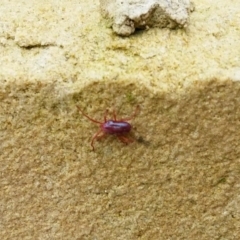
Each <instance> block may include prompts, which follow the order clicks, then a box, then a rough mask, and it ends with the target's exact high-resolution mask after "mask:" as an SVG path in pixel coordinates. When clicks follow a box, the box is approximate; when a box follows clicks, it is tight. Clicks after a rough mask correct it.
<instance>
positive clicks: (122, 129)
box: [101, 120, 132, 134]
mask: <svg viewBox="0 0 240 240" xmlns="http://www.w3.org/2000/svg"><path fill="white" fill-rule="evenodd" d="M131 128H132V126H131V124H130V123H128V122H124V121H114V120H108V121H106V122H104V123H103V124H102V125H101V129H102V131H103V132H104V133H107V134H124V133H129V132H130V131H131Z"/></svg>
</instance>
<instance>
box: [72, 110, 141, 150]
mask: <svg viewBox="0 0 240 240" xmlns="http://www.w3.org/2000/svg"><path fill="white" fill-rule="evenodd" d="M77 108H78V110H79V111H80V112H81V113H82V115H83V116H85V117H86V118H88V119H89V120H90V121H92V122H94V123H97V124H99V125H100V126H99V127H100V129H99V131H98V132H96V133H95V134H94V135H93V137H92V141H91V146H92V149H93V151H94V146H93V144H94V141H95V140H96V139H97V138H100V137H102V136H104V135H105V134H111V135H116V136H117V137H118V139H119V140H120V141H122V142H123V143H125V144H128V143H131V142H133V139H130V138H127V137H126V136H125V134H126V133H129V132H130V131H131V128H132V125H131V124H130V123H129V122H127V121H129V120H131V119H133V118H134V117H135V116H136V114H137V113H138V111H139V109H140V107H139V105H138V106H137V107H136V110H135V111H134V113H133V114H132V116H130V117H128V118H124V119H119V120H117V118H116V113H115V112H113V119H110V120H107V113H108V110H107V111H106V112H105V115H104V122H99V121H97V120H95V119H92V118H90V117H89V116H88V115H86V114H85V113H84V112H83V111H82V109H81V108H80V107H78V106H77ZM101 133H102V135H100V134H101Z"/></svg>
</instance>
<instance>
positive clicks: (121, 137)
mask: <svg viewBox="0 0 240 240" xmlns="http://www.w3.org/2000/svg"><path fill="white" fill-rule="evenodd" d="M117 137H118V139H119V140H120V141H121V142H123V143H125V144H129V143H132V142H134V140H133V139H131V138H127V137H125V136H123V135H118V136H117Z"/></svg>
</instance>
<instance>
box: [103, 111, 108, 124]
mask: <svg viewBox="0 0 240 240" xmlns="http://www.w3.org/2000/svg"><path fill="white" fill-rule="evenodd" d="M108 112H109V111H108V109H107V110H106V111H105V113H104V122H106V121H107V115H108Z"/></svg>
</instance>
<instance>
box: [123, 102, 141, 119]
mask: <svg viewBox="0 0 240 240" xmlns="http://www.w3.org/2000/svg"><path fill="white" fill-rule="evenodd" d="M139 111H140V106H139V105H137V107H136V109H135V111H134V112H133V114H132V115H131V116H130V117H128V118H124V119H121V120H120V121H129V120H131V119H133V118H135V117H136V115H137V114H138V113H139Z"/></svg>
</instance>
